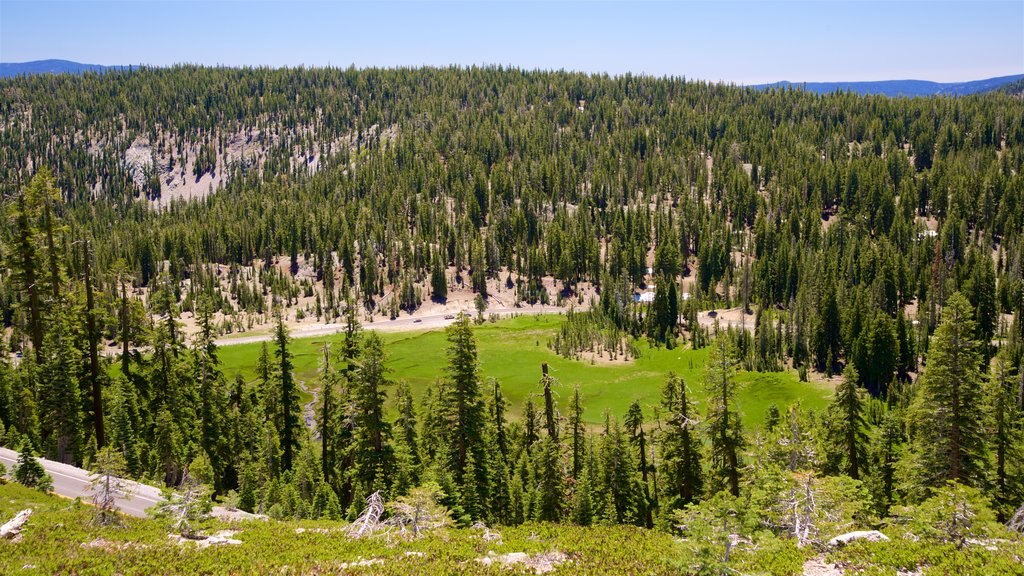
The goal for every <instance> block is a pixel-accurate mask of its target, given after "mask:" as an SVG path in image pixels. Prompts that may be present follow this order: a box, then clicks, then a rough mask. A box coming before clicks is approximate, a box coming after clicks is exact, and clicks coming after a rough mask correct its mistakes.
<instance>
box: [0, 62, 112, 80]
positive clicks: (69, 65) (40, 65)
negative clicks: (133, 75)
mask: <svg viewBox="0 0 1024 576" xmlns="http://www.w3.org/2000/svg"><path fill="white" fill-rule="evenodd" d="M124 68H129V66H104V65H102V64H82V63H80V62H72V61H70V60H33V61H32V62H0V78H10V77H12V76H31V75H33V74H83V73H85V72H107V71H110V70H121V69H124Z"/></svg>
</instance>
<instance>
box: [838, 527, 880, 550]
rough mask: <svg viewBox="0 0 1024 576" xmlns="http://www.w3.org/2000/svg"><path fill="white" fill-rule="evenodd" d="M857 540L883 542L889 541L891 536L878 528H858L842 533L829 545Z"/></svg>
mask: <svg viewBox="0 0 1024 576" xmlns="http://www.w3.org/2000/svg"><path fill="white" fill-rule="evenodd" d="M855 540H867V541H868V542H883V541H888V540H889V537H888V536H886V535H885V534H882V533H881V532H879V531H878V530H858V531H856V532H847V533H846V534H840V535H839V536H836V537H835V538H833V539H831V540H829V541H828V545H829V546H845V545H847V544H849V543H850V542H853V541H855Z"/></svg>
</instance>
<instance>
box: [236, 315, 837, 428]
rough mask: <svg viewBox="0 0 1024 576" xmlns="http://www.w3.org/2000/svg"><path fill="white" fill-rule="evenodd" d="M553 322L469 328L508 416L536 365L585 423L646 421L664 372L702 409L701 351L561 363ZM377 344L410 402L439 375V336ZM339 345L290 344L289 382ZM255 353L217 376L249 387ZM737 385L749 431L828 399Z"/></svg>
mask: <svg viewBox="0 0 1024 576" xmlns="http://www.w3.org/2000/svg"><path fill="white" fill-rule="evenodd" d="M561 322H562V317H561V316H558V315H544V316H520V317H518V318H513V319H507V320H499V321H497V322H494V323H490V322H488V323H485V324H483V325H480V326H477V327H475V329H474V333H475V335H476V339H477V349H478V353H479V359H480V375H481V378H482V379H483V380H484V382H487V381H489V379H491V378H497V379H498V381H499V382H501V389H502V392H503V393H504V395H505V397H506V399H507V400H508V401H509V403H510V404H511V412H512V413H513V414H514V415H519V414H521V412H522V408H523V406H524V404H525V402H526V400H527V399H528V398H531V397H533V398H537V395H538V394H539V393H540V384H539V382H540V377H541V364H542V363H544V362H547V363H548V365H549V367H550V372H551V375H552V376H553V377H554V378H555V379H556V380H557V385H556V386H555V391H556V394H557V399H558V402H559V404H560V409H561V411H562V413H563V414H564V413H566V412H568V406H569V402H570V400H571V398H572V393H573V390H574V388H575V387H576V386H579V388H580V393H581V395H582V397H583V404H584V408H585V413H584V418H585V419H586V421H587V422H589V423H591V424H598V423H600V422H602V421H603V418H604V416H603V415H604V412H605V410H609V411H611V413H612V414H613V415H616V416H618V417H620V418H621V417H622V416H623V415H624V414H625V412H626V409H627V408H628V407H629V405H630V404H631V403H632V402H633V401H634V400H638V401H639V402H640V404H641V406H643V408H644V411H645V412H646V413H647V414H648V415H652V414H654V410H655V408H656V407H657V406H658V405H659V403H660V397H661V396H660V395H661V388H662V385H663V384H664V382H665V377H666V375H667V374H668V373H669V372H670V371H674V372H675V373H677V374H679V375H680V376H682V377H683V378H684V379H685V380H686V383H687V384H688V386H689V389H690V392H691V394H692V398H693V399H695V400H696V401H697V403H698V409H702V408H701V401H702V399H703V397H704V392H703V376H704V364H705V361H706V359H707V356H708V352H709V349H707V348H705V349H702V350H690V349H680V348H677V349H675V350H667V349H665V348H650V347H648V346H647V344H646V342H641V343H640V344H639V347H640V349H641V357H640V358H637V359H635V360H632V361H630V362H628V363H608V362H603V363H602V362H600V361H598V362H597V363H593V364H592V363H591V362H590V361H578V360H568V359H566V358H563V357H561V356H558V355H557V354H555V353H554V352H552V351H551V350H549V349H548V347H547V342H548V339H549V338H550V337H552V336H553V335H554V333H555V331H556V330H557V329H558V326H559V325H560V324H561ZM381 337H382V338H383V339H384V341H385V343H386V350H387V353H388V366H389V367H390V369H391V378H392V379H393V380H394V381H396V382H397V381H402V380H404V381H406V382H408V383H409V385H410V387H411V388H412V390H413V393H414V395H416V396H417V397H419V396H421V395H422V394H423V391H424V390H426V389H427V387H428V386H430V385H431V384H433V383H434V382H436V381H437V380H438V379H439V378H442V377H443V376H444V370H445V366H446V363H447V359H446V355H445V350H446V345H447V341H446V335H445V331H444V330H443V329H437V330H427V331H418V332H400V333H382V334H381ZM340 340H341V336H340V335H333V336H327V337H315V338H297V339H295V340H293V341H292V352H293V354H294V355H295V371H296V376H297V378H298V379H299V380H301V381H303V382H304V383H305V384H306V385H307V386H308V387H309V388H315V387H316V385H317V381H318V375H317V370H318V366H319V362H320V358H321V355H322V352H321V351H322V349H323V345H324V343H325V342H330V343H331V344H332V347H334V348H336V343H337V342H339V341H340ZM268 345H270V344H269V343H268ZM261 346H262V344H260V343H257V344H238V345H233V346H224V347H222V348H221V349H220V358H221V362H222V364H223V367H224V373H225V374H226V375H227V376H228V377H230V378H234V377H235V374H239V373H240V374H242V376H243V377H244V378H245V379H246V380H252V379H253V378H254V377H255V374H254V369H255V366H256V359H257V357H258V356H259V352H260V347H261ZM738 380H739V381H740V382H741V387H740V392H739V395H738V405H739V410H740V411H741V413H742V414H743V417H744V420H745V423H746V424H748V425H753V426H757V425H758V424H760V422H761V421H762V420H763V418H764V415H765V412H766V411H767V410H768V408H769V406H771V405H772V404H776V405H777V406H779V408H784V407H786V406H788V405H790V404H792V403H793V402H796V401H800V402H802V403H803V405H804V406H805V407H807V408H822V407H823V406H825V405H826V404H827V403H828V399H829V395H830V394H831V388H830V387H828V386H827V385H824V384H820V383H814V382H800V381H799V379H798V378H797V375H796V373H795V372H794V371H792V370H789V371H785V372H764V373H759V372H740V373H739V376H738ZM537 401H538V400H535V402H537Z"/></svg>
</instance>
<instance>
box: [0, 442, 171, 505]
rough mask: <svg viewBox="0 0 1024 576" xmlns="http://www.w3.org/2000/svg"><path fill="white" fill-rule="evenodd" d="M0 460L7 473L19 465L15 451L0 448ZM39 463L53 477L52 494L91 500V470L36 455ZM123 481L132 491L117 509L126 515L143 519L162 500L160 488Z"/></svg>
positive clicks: (118, 500) (120, 501) (120, 500)
mask: <svg viewBox="0 0 1024 576" xmlns="http://www.w3.org/2000/svg"><path fill="white" fill-rule="evenodd" d="M0 462H2V463H3V465H4V466H6V467H7V471H8V473H11V472H12V470H13V468H14V467H15V466H17V464H18V453H17V452H15V451H14V450H8V449H7V448H0ZM39 463H40V464H42V465H43V468H44V469H45V470H46V473H47V474H49V475H50V477H52V478H53V491H54V493H56V494H59V495H61V496H64V497H67V498H81V499H82V500H84V501H86V502H88V501H90V500H91V499H92V493H91V492H90V491H89V483H90V482H91V481H92V478H93V476H94V475H93V473H92V472H89V471H88V470H83V469H82V468H76V467H74V466H71V465H69V464H62V463H60V462H54V461H53V460H47V459H45V458H39ZM125 483H126V484H127V486H128V487H129V488H130V490H131V496H129V497H128V498H118V499H117V507H118V509H119V510H121V512H123V513H125V514H128V515H130V516H136V517H138V518H145V517H146V516H147V514H146V509H147V508H150V507H152V506H155V505H156V504H158V503H160V502H163V500H164V498H163V496H162V495H161V494H160V489H159V488H156V487H153V486H150V485H148V484H141V483H139V482H134V481H131V480H125Z"/></svg>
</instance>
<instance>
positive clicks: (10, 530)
mask: <svg viewBox="0 0 1024 576" xmlns="http://www.w3.org/2000/svg"><path fill="white" fill-rule="evenodd" d="M31 515H32V509H31V508H26V509H24V510H22V511H21V512H18V513H17V514H16V515H15V516H14V518H12V519H11V520H10V521H9V522H7V523H6V524H4V525H3V526H0V539H7V538H14V537H15V536H17V535H18V533H19V532H21V528H22V526H24V525H25V523H26V522H28V517H29V516H31Z"/></svg>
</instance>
